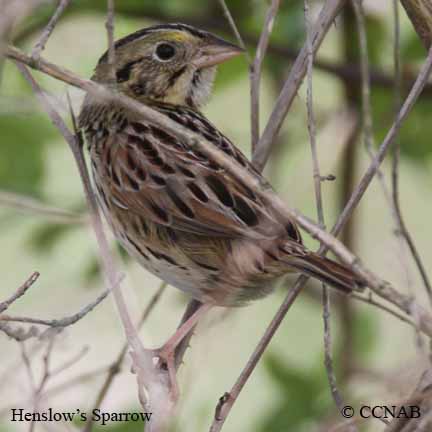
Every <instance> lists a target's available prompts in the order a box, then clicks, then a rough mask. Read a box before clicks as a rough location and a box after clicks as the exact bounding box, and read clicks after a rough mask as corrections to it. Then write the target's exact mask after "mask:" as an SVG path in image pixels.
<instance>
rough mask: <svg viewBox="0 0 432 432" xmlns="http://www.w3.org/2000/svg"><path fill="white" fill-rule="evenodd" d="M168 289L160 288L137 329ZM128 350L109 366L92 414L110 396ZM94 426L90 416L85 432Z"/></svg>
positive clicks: (88, 431)
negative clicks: (109, 392)
mask: <svg viewBox="0 0 432 432" xmlns="http://www.w3.org/2000/svg"><path fill="white" fill-rule="evenodd" d="M165 288H166V284H165V283H162V284H161V285H160V287H159V289H158V290H157V291H156V293H155V294H154V295H153V297H152V298H151V299H150V301H149V303H148V305H147V306H146V308H145V309H144V312H143V314H142V316H141V319H140V321H139V323H138V325H137V328H138V329H140V328H141V327H142V326H143V324H144V323H145V322H146V321H147V318H148V317H149V316H150V314H151V312H152V311H153V309H154V308H155V306H156V305H157V303H158V302H159V299H160V298H161V296H162V294H163V293H164V291H165ZM127 350H128V344H127V343H126V344H125V345H124V346H123V348H122V349H121V351H120V353H119V354H118V356H117V359H116V360H115V361H114V362H113V363H112V364H111V365H110V366H109V368H108V374H107V376H106V378H105V380H104V382H103V384H102V386H101V388H100V390H99V393H98V394H97V396H96V400H95V402H94V404H93V406H92V412H93V410H94V409H96V408H100V406H101V405H102V403H103V401H104V400H105V397H106V395H107V394H108V391H109V389H110V387H111V385H112V383H113V382H114V378H115V376H116V375H117V374H118V373H119V372H120V370H121V365H122V363H123V361H124V358H125V356H126V353H127ZM92 425H93V417H92V416H89V418H88V419H87V422H86V424H85V427H84V429H83V432H90V431H91V430H92Z"/></svg>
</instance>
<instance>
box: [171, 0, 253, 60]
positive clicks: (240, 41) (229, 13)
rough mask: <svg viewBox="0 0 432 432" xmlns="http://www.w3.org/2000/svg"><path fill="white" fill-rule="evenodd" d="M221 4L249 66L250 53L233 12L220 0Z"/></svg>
mask: <svg viewBox="0 0 432 432" xmlns="http://www.w3.org/2000/svg"><path fill="white" fill-rule="evenodd" d="M219 4H220V6H221V8H222V11H223V14H224V16H225V18H226V20H227V21H228V24H229V25H230V27H231V30H232V32H233V33H234V35H235V37H236V39H237V42H238V44H239V45H240V48H242V49H243V50H244V52H245V56H246V60H247V62H248V63H249V64H251V63H252V60H251V58H250V55H249V52H248V50H247V48H246V45H245V43H244V41H243V38H242V36H241V34H240V31H239V29H238V27H237V25H236V23H235V21H234V18H233V17H232V15H231V12H230V10H229V8H228V6H227V4H226V2H225V0H219ZM177 20H178V19H177Z"/></svg>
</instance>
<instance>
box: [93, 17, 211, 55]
mask: <svg viewBox="0 0 432 432" xmlns="http://www.w3.org/2000/svg"><path fill="white" fill-rule="evenodd" d="M161 30H183V31H187V32H188V33H190V34H191V35H193V36H196V37H199V38H201V39H202V38H204V37H206V35H207V33H206V32H204V31H201V30H198V29H196V28H194V27H192V26H189V25H187V24H159V25H155V26H152V27H146V28H144V29H141V30H138V31H136V32H135V33H132V34H130V35H128V36H125V37H124V38H121V39H119V40H118V41H116V42H115V43H114V48H115V49H118V48H120V47H122V46H123V45H126V44H128V43H130V42H132V41H134V40H137V39H141V38H143V37H144V36H146V35H148V34H150V33H153V32H155V31H161ZM107 59H108V51H106V52H105V53H104V54H103V55H102V57H101V58H100V59H99V63H98V64H101V63H105V62H106V61H107Z"/></svg>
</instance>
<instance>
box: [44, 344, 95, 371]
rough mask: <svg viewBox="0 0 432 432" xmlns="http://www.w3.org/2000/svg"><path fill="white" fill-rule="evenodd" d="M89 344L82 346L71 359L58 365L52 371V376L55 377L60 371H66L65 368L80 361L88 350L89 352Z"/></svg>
mask: <svg viewBox="0 0 432 432" xmlns="http://www.w3.org/2000/svg"><path fill="white" fill-rule="evenodd" d="M89 349H90V348H89V346H87V345H85V346H83V347H82V348H81V350H80V351H79V352H78V353H77V354H76V355H74V356H73V357H72V358H70V359H69V360H66V361H65V362H64V363H63V364H61V365H60V366H57V367H56V368H55V369H53V370H52V371H51V376H52V377H54V376H56V375H59V374H60V373H62V372H64V371H65V370H67V369H69V368H70V367H72V366H73V365H75V364H76V363H78V362H79V361H80V360H81V359H82V358H83V357H84V356H85V355H86V354H87V353H88V352H89Z"/></svg>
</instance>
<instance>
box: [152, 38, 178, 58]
mask: <svg viewBox="0 0 432 432" xmlns="http://www.w3.org/2000/svg"><path fill="white" fill-rule="evenodd" d="M154 54H155V57H156V58H157V59H158V60H160V61H164V62H165V61H169V60H171V59H172V58H173V57H174V56H175V54H176V48H175V46H174V45H172V44H170V43H168V42H161V43H160V44H159V45H158V46H157V47H156V50H155V53H154Z"/></svg>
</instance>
